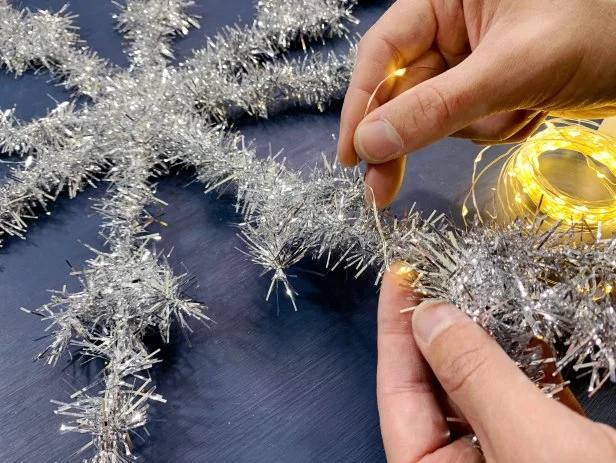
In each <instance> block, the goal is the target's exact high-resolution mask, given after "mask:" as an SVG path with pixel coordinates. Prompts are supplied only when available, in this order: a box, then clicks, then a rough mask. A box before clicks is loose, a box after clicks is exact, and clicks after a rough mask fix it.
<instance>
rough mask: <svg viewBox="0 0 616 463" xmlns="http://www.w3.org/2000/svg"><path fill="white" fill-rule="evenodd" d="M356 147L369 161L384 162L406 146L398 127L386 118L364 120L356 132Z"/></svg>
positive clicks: (363, 157)
mask: <svg viewBox="0 0 616 463" xmlns="http://www.w3.org/2000/svg"><path fill="white" fill-rule="evenodd" d="M355 137H356V140H355V149H356V151H357V154H358V155H359V157H360V158H362V159H363V160H365V161H368V162H383V161H386V160H388V158H389V157H391V156H393V155H394V154H397V153H399V152H400V151H401V150H402V148H403V147H404V145H403V143H402V138H400V135H398V132H396V129H394V128H393V127H392V125H391V124H390V123H389V122H387V121H386V120H383V119H379V120H378V121H370V122H362V123H361V124H360V125H359V128H358V129H357V131H356V132H355Z"/></svg>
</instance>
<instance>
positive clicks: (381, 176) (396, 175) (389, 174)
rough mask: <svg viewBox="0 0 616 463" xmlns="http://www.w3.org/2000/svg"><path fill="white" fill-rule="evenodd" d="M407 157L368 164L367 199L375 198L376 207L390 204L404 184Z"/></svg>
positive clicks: (366, 177) (370, 200)
mask: <svg viewBox="0 0 616 463" xmlns="http://www.w3.org/2000/svg"><path fill="white" fill-rule="evenodd" d="M405 165H406V157H404V156H403V157H400V158H398V159H393V160H391V161H389V162H386V163H384V164H368V165H367V166H366V176H365V179H364V181H365V183H366V199H367V200H368V202H369V203H371V202H372V200H374V202H375V204H376V207H379V208H381V207H386V206H389V205H390V204H391V203H392V201H393V200H394V198H395V197H396V195H397V194H398V192H399V191H400V187H401V186H402V181H403V180H404V167H405Z"/></svg>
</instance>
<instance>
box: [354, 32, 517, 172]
mask: <svg viewBox="0 0 616 463" xmlns="http://www.w3.org/2000/svg"><path fill="white" fill-rule="evenodd" d="M486 47H489V48H486ZM486 47H484V48H483V49H482V48H481V47H479V48H477V49H476V50H475V51H474V52H473V53H472V54H471V55H470V56H469V57H468V58H467V59H466V60H464V61H463V62H461V63H460V64H459V65H457V66H455V67H454V68H452V69H449V70H448V71H446V72H444V73H442V74H439V75H438V76H436V77H434V78H432V79H429V80H427V81H425V82H422V83H421V84H419V85H417V86H415V87H413V88H412V89H410V90H408V91H406V92H405V93H403V94H401V95H400V96H398V97H397V98H395V99H393V100H391V101H389V102H387V103H385V104H383V105H382V106H380V107H379V108H377V109H375V110H374V111H373V112H371V113H370V114H369V115H368V117H366V118H365V119H364V120H363V121H362V122H361V124H360V125H359V126H358V128H357V131H356V134H355V140H354V142H355V143H354V146H355V150H356V152H357V154H358V155H359V157H360V158H361V159H364V160H365V161H367V162H370V163H373V164H378V163H382V162H387V161H390V160H391V159H395V158H397V157H399V156H402V155H404V154H406V153H409V152H413V151H416V150H418V149H420V148H423V147H424V146H427V145H428V144H430V143H433V142H435V141H437V140H438V139H440V138H443V137H445V136H448V135H450V134H452V133H455V132H457V131H458V130H461V129H462V128H463V127H466V126H468V125H470V124H472V123H473V122H475V121H476V120H479V119H481V118H483V117H486V116H488V115H490V114H494V113H497V112H503V111H508V110H510V109H511V108H512V107H513V106H515V105H516V104H517V103H518V102H519V98H515V97H513V96H512V95H514V94H515V93H516V92H517V93H519V91H520V90H519V88H520V85H521V84H520V82H519V81H516V83H515V85H513V84H510V85H509V86H507V85H506V84H507V83H508V82H509V81H508V80H507V82H504V81H503V79H505V78H504V77H503V75H504V73H503V71H502V69H504V68H506V67H507V65H508V60H509V59H510V57H509V56H507V54H506V53H502V51H501V50H497V51H495V48H500V47H495V44H494V42H492V43H490V44H489V45H487V46H486ZM511 78H512V79H516V78H518V76H517V75H513V76H511ZM507 79H508V77H507ZM527 79H528V78H527V76H524V77H523V78H522V77H520V79H519V80H520V81H521V82H522V84H526V83H527Z"/></svg>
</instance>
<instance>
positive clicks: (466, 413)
mask: <svg viewBox="0 0 616 463" xmlns="http://www.w3.org/2000/svg"><path fill="white" fill-rule="evenodd" d="M395 270H396V269H395V268H394V269H392V271H391V272H388V273H387V274H386V275H385V278H384V280H383V285H382V287H381V296H380V300H379V312H378V369H377V398H378V406H379V415H380V421H381V433H382V435H383V443H384V445H385V452H386V454H387V459H388V461H389V463H402V462H404V463H413V462H421V463H437V462H439V463H447V462H457V463H470V462H480V461H483V459H482V458H483V457H482V455H481V454H480V453H479V451H478V450H477V449H476V448H474V447H473V445H472V444H471V442H470V441H469V440H466V439H457V440H454V438H453V437H454V436H452V434H451V433H450V426H449V425H448V423H447V420H446V417H449V416H454V415H456V414H457V415H458V416H462V417H464V420H465V421H466V422H468V423H469V424H470V426H471V427H472V430H473V432H474V433H475V434H476V435H477V436H478V438H479V442H480V443H481V448H482V451H483V455H484V457H485V460H486V461H487V462H499V463H507V462H512V463H513V462H515V463H520V462H530V461H532V462H533V463H541V462H546V463H547V462H555V461H557V462H559V463H568V462H571V463H573V462H581V461H592V462H614V461H616V431H615V430H614V429H612V428H610V427H608V426H605V425H603V424H598V423H594V422H592V421H590V420H588V419H587V418H585V417H583V416H582V415H581V414H579V413H576V412H574V411H572V410H571V409H570V408H568V407H567V406H565V405H563V404H562V403H561V402H558V401H556V400H555V399H550V398H547V397H546V396H545V395H544V394H543V393H542V392H541V391H540V390H539V389H538V388H537V387H536V386H535V385H534V384H533V383H532V382H531V381H530V380H529V379H528V378H527V377H526V376H525V375H524V374H523V373H522V372H521V371H520V370H519V369H518V368H517V367H516V365H515V364H514V363H513V362H512V361H511V359H509V357H508V356H507V355H506V354H505V352H504V351H503V350H502V349H501V348H500V347H499V346H498V345H497V344H496V342H495V341H494V340H493V339H492V338H490V336H488V335H487V334H486V333H485V332H484V331H483V330H482V329H481V328H480V327H479V326H478V325H477V324H475V323H474V322H473V321H472V320H471V319H469V318H468V317H466V315H464V314H463V313H462V312H461V311H459V310H458V309H456V308H454V307H453V306H451V305H450V304H447V303H442V302H441V303H432V304H422V305H421V306H418V307H417V308H416V309H415V310H414V311H413V314H412V316H411V314H410V313H400V310H401V309H404V308H406V307H408V306H409V299H408V298H409V295H410V289H409V288H408V285H407V286H406V288H405V286H404V280H403V279H402V278H401V277H400V276H398V275H397V274H396V273H395ZM411 320H412V321H411ZM435 379H436V381H435ZM437 381H438V382H437ZM441 388H442V389H441ZM439 391H442V392H443V393H444V394H443V395H444V397H440V396H439ZM564 401H565V402H566V401H567V399H566V398H565V400H564Z"/></svg>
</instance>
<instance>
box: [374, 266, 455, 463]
mask: <svg viewBox="0 0 616 463" xmlns="http://www.w3.org/2000/svg"><path fill="white" fill-rule="evenodd" d="M405 268H408V267H404V265H402V264H398V265H393V266H392V268H391V269H390V271H389V272H387V273H386V274H385V276H384V278H383V284H382V285H381V294H380V297H379V310H378V367H377V400H378V406H379V417H380V420H381V434H382V436H383V444H384V446H385V452H386V454H387V461H388V462H389V463H400V462H404V463H408V462H413V461H419V460H420V459H421V458H422V457H424V456H425V455H427V454H430V453H432V452H434V451H435V450H437V449H439V448H440V447H442V446H443V445H445V444H447V443H448V442H449V428H448V426H447V423H446V421H445V418H444V417H443V414H442V412H441V409H440V405H439V402H438V399H437V397H436V394H435V391H434V389H433V383H434V377H433V375H432V373H431V371H430V369H429V368H428V366H427V364H426V362H425V361H424V359H423V357H422V355H421V352H420V351H419V348H418V347H417V345H416V344H415V340H414V339H413V334H412V327H411V319H412V317H411V314H409V313H401V312H400V311H401V310H402V309H404V308H407V307H409V306H411V305H414V304H415V302H413V301H411V300H409V298H410V297H411V296H412V289H411V288H410V286H409V284H408V282H406V280H405V278H404V277H403V276H401V274H403V272H401V269H402V270H403V269H405Z"/></svg>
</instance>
